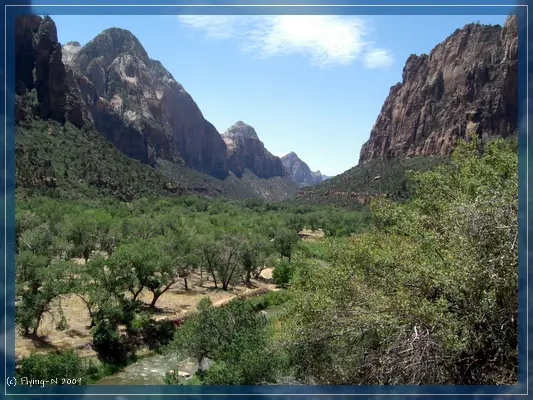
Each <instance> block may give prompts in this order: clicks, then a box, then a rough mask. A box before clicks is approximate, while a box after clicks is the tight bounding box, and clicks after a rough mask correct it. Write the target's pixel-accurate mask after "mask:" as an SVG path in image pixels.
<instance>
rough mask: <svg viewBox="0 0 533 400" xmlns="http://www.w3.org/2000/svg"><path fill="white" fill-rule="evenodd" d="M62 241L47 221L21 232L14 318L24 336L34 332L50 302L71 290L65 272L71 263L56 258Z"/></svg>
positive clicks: (48, 308)
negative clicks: (17, 298)
mask: <svg viewBox="0 0 533 400" xmlns="http://www.w3.org/2000/svg"><path fill="white" fill-rule="evenodd" d="M63 245H64V243H63V242H62V241H61V240H58V238H55V237H54V236H53V235H52V233H51V230H50V228H49V226H48V225H47V224H44V225H40V226H37V227H35V228H33V229H29V230H26V231H24V232H22V233H21V234H20V238H19V254H18V255H17V257H16V260H15V262H16V272H15V278H16V281H15V282H16V283H15V284H16V293H17V295H18V296H19V301H18V304H17V305H16V315H15V320H16V322H17V324H18V325H19V326H20V327H21V329H22V331H23V334H24V336H29V335H36V334H37V329H38V328H39V325H40V322H41V319H42V317H43V314H44V313H46V312H49V311H50V305H51V302H52V301H53V300H54V299H56V298H58V297H59V296H60V295H61V294H66V293H68V292H69V290H70V285H69V279H68V274H69V273H71V272H72V270H73V267H72V263H71V262H69V261H66V260H62V259H60V258H58V257H57V255H58V254H61V253H62V246H63Z"/></svg>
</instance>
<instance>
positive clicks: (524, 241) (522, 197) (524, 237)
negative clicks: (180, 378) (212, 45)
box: [0, 0, 531, 398]
mask: <svg viewBox="0 0 533 400" xmlns="http://www.w3.org/2000/svg"><path fill="white" fill-rule="evenodd" d="M26 1H27V0H22V1H19V2H16V3H15V4H13V5H6V7H5V14H4V16H5V20H4V21H5V24H6V25H5V34H6V37H5V42H3V43H1V46H3V47H4V51H5V54H6V64H5V66H0V68H1V69H2V70H3V73H4V76H5V79H6V80H5V86H4V90H5V97H4V96H2V98H1V100H0V101H1V102H2V107H0V110H2V111H1V112H4V113H5V114H4V117H5V118H4V120H5V131H4V132H3V134H4V140H0V143H1V146H2V147H3V150H4V151H2V152H1V154H2V155H1V157H2V161H3V162H2V163H1V165H2V168H3V169H4V174H2V179H3V180H4V185H3V190H4V199H5V201H4V203H3V204H2V211H3V212H2V214H1V215H2V218H3V222H4V227H5V229H4V230H2V231H1V233H0V248H1V249H2V251H3V253H4V257H5V258H4V265H5V270H4V272H5V274H4V276H2V277H1V280H2V281H3V282H2V283H4V285H2V287H3V288H5V297H4V296H2V299H1V302H2V305H3V307H1V308H0V310H1V311H0V312H1V313H3V314H4V328H5V329H4V339H5V343H4V344H2V347H3V348H2V353H3V354H4V357H5V364H4V362H0V365H1V372H2V375H3V377H2V378H1V379H2V381H3V382H6V380H7V379H8V378H9V377H11V376H14V354H10V353H12V352H13V349H14V341H15V339H14V327H15V323H14V312H15V304H14V285H7V282H14V276H15V273H14V265H15V263H14V219H15V211H14V203H15V196H14V187H15V184H14V168H15V152H14V148H15V143H14V142H15V133H14V111H15V110H14V108H15V107H14V105H15V101H14V68H13V67H14V65H13V61H12V60H14V16H15V15H17V14H28V13H35V14H41V15H43V14H49V15H54V14H93V15H94V14H144V15H146V14H152V15H158V14H173V15H175V14H204V15H205V14H243V15H246V14H249V15H250V14H264V15H266V14H334V15H340V14H352V15H356V14H361V15H379V14H382V15H415V14H417V15H433V14H439V15H451V14H455V15H489V14H493V15H505V14H516V15H517V16H518V24H519V25H518V26H519V39H518V47H519V67H518V75H519V89H518V96H519V99H518V101H519V103H518V104H519V175H518V176H519V182H520V184H519V201H518V204H519V238H518V246H519V247H518V250H519V274H518V276H519V283H518V289H519V293H518V301H519V310H518V319H519V344H518V346H519V367H518V385H513V386H452V385H450V386H199V387H196V386H169V385H157V386H156V385H154V386H103V385H101V386H100V385H90V386H75V387H68V386H57V387H52V386H50V387H44V388H40V387H38V388H29V387H20V386H16V387H10V386H8V385H5V383H4V389H5V391H4V393H3V394H2V395H33V396H35V395H37V396H50V395H53V396H57V397H59V396H61V395H68V396H69V397H70V396H73V395H74V396H76V395H78V396H80V397H81V396H85V395H114V396H127V395H154V396H158V395H159V396H168V395H174V396H176V395H178V396H184V395H186V396H193V397H194V396H205V395H208V396H217V397H218V396H226V395H240V396H254V397H255V396H265V397H267V396H283V397H285V396H291V397H292V396H306V397H308V396H317V395H318V396H325V395H326V396H354V395H366V396H391V395H396V396H424V397H426V396H442V395H451V396H498V397H499V396H507V395H511V396H527V395H528V388H529V379H528V378H529V369H528V365H529V363H528V360H529V358H530V357H529V356H530V354H529V353H530V352H529V335H528V334H527V333H528V325H529V318H528V316H529V299H528V291H529V289H530V284H529V279H528V269H527V266H528V265H529V253H528V251H527V249H528V246H529V227H530V224H529V222H530V219H529V214H528V205H529V197H528V195H529V190H528V184H529V181H530V176H529V174H528V172H529V169H530V168H529V163H528V161H527V160H528V156H529V155H530V153H531V151H530V149H529V146H528V115H529V113H530V108H529V102H528V101H527V100H528V89H529V86H528V85H529V81H528V76H529V74H530V72H531V70H530V67H529V63H528V62H527V61H528V60H527V57H528V54H529V53H528V44H527V43H529V40H528V39H529V29H527V26H528V22H529V14H528V8H527V3H521V2H522V1H525V0H520V1H521V2H520V3H518V4H517V3H515V2H510V1H509V0H501V1H497V0H485V1H483V0H471V1H469V2H468V3H467V4H465V1H457V0H455V1H453V2H447V3H446V4H440V5H433V6H432V5H428V3H431V1H428V0H426V1H424V0H411V1H410V2H409V5H408V6H405V5H401V2H399V1H398V0H395V1H389V2H384V1H382V0H374V1H372V0H368V1H366V2H365V3H367V4H366V5H355V4H351V1H349V0H348V1H346V0H341V1H338V2H336V5H323V4H320V2H319V1H317V0H311V1H306V2H303V1H301V0H299V1H292V2H291V3H292V5H290V6H286V5H284V3H283V1H280V0H278V1H269V2H268V3H267V4H263V5H250V4H246V2H244V1H242V0H241V1H232V2H231V3H232V4H231V5H228V4H227V3H226V4H225V5H223V4H221V3H220V2H215V1H210V2H202V3H200V4H199V3H197V2H196V4H195V5H194V6H185V4H187V3H186V2H183V4H176V3H175V2H172V1H170V0H159V1H157V0H156V2H157V3H158V5H157V6H156V5H151V6H140V5H142V3H143V2H142V1H141V0H130V1H128V2H126V1H124V0H117V1H113V5H111V6H109V5H108V4H110V2H109V1H106V0H97V1H93V2H92V4H91V5H88V4H87V3H85V4H84V3H82V2H80V1H79V0H71V1H68V2H66V1H64V0H63V1H61V0H56V1H54V3H55V5H54V6H51V5H46V4H47V3H52V1H46V0H44V1H43V0H37V1H34V2H33V4H24V2H26ZM144 2H145V3H148V2H149V1H144ZM128 3H129V4H128ZM441 3H442V2H441ZM67 4H68V5H67ZM131 5H136V6H131ZM127 6H130V7H127ZM4 110H5V111H4ZM8 172H9V173H8ZM526 226H527V229H526ZM6 299H10V300H9V301H8V302H6ZM9 349H11V351H10V350H9ZM526 354H527V358H526V357H524V356H525V355H526ZM70 398H71V397H70Z"/></svg>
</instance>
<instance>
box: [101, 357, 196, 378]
mask: <svg viewBox="0 0 533 400" xmlns="http://www.w3.org/2000/svg"><path fill="white" fill-rule="evenodd" d="M197 369H198V364H197V363H195V362H193V361H191V360H185V361H183V360H181V361H180V360H178V359H177V358H176V357H174V356H173V355H159V354H158V355H155V356H150V357H146V358H143V359H141V360H140V361H138V362H136V363H134V364H131V365H128V366H127V367H126V368H124V369H123V370H122V371H120V372H118V373H116V374H114V375H110V376H106V377H105V378H103V379H101V380H100V381H98V382H97V383H96V385H164V384H165V382H164V380H163V378H164V377H165V374H166V373H167V372H168V371H170V370H174V371H184V372H188V373H190V374H191V375H193V374H194V373H195V372H196V370H197Z"/></svg>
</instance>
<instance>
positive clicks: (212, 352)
mask: <svg viewBox="0 0 533 400" xmlns="http://www.w3.org/2000/svg"><path fill="white" fill-rule="evenodd" d="M267 326H268V323H267V320H266V318H265V317H264V316H261V315H257V314H256V312H255V311H254V310H253V309H252V308H251V307H250V306H249V305H248V304H247V303H246V302H243V301H232V302H230V303H229V304H228V305H227V306H226V307H223V308H217V307H213V306H212V304H211V302H210V300H208V299H207V300H204V301H202V302H201V303H200V304H199V306H198V311H197V312H196V313H194V314H191V315H190V316H188V317H187V319H186V320H185V322H184V323H183V325H182V326H181V327H180V328H179V329H178V330H177V331H176V334H175V338H174V341H173V342H172V343H171V345H169V347H168V351H170V352H173V353H177V354H178V355H180V356H188V357H191V358H193V359H195V360H197V361H198V364H199V365H200V367H201V368H200V370H199V372H198V377H199V378H200V379H201V380H202V381H203V383H205V384H208V385H221V384H241V385H253V384H260V383H266V382H273V381H274V379H275V375H276V372H277V370H276V365H277V364H276V363H277V357H276V354H275V352H274V351H272V349H270V348H269V342H268V330H267ZM206 358H208V359H210V360H212V361H213V364H212V365H211V366H210V367H209V368H208V369H207V370H204V369H203V368H202V366H203V362H204V360H205V359H206ZM167 382H169V383H175V382H176V379H175V378H174V379H173V378H172V377H171V376H170V377H167Z"/></svg>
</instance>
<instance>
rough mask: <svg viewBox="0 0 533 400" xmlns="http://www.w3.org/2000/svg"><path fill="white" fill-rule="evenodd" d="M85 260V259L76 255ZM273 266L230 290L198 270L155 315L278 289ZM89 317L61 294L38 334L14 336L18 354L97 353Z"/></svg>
mask: <svg viewBox="0 0 533 400" xmlns="http://www.w3.org/2000/svg"><path fill="white" fill-rule="evenodd" d="M76 261H78V262H80V263H83V262H84V260H83V259H76ZM272 270H273V269H272V268H267V269H265V270H263V271H262V273H261V278H260V279H252V286H251V287H246V286H244V285H242V284H238V285H235V286H231V287H230V288H229V289H228V290H227V291H225V290H222V289H215V287H214V284H213V281H212V280H207V278H208V277H206V276H205V275H204V277H203V278H204V279H203V280H202V279H201V277H200V275H199V274H194V275H193V276H192V277H191V279H190V280H189V290H188V291H186V290H185V289H184V285H183V282H178V283H177V284H175V285H174V286H173V287H172V288H171V289H170V290H169V291H168V292H166V293H164V294H163V295H162V296H161V297H160V298H159V300H158V303H157V308H156V309H155V310H154V312H153V317H152V318H153V319H154V320H160V319H171V320H172V319H176V318H179V317H181V316H183V315H185V314H186V313H187V312H190V311H194V310H195V309H196V306H197V304H198V302H199V301H200V300H201V299H202V298H204V297H209V298H210V299H211V301H212V302H213V305H214V306H221V305H223V304H225V303H227V302H229V301H230V300H232V299H234V298H236V297H237V296H241V295H244V296H247V295H249V294H250V293H252V292H254V291H257V290H259V289H264V288H266V289H268V290H277V288H276V285H275V284H273V283H270V282H271V278H272ZM139 299H140V300H141V301H143V303H145V304H146V306H148V305H149V304H150V299H151V293H150V292H148V291H146V290H145V291H143V292H142V294H141V295H140V297H139ZM61 310H62V312H63V313H64V315H65V318H66V320H67V329H66V330H64V331H61V330H57V329H56V325H57V323H58V322H59V321H60V319H61ZM89 324H90V318H89V314H88V311H87V308H86V307H85V304H84V303H83V301H82V300H81V299H80V298H79V297H78V296H76V295H74V294H69V295H64V296H61V298H60V299H59V300H56V301H55V302H54V303H53V304H52V307H51V310H50V312H49V313H46V314H45V315H44V316H43V320H42V322H41V325H40V327H39V329H38V335H39V336H38V338H25V337H23V336H22V335H21V334H20V333H17V334H16V337H15V357H16V359H17V360H20V359H21V358H23V357H27V356H28V355H30V354H31V353H34V352H47V351H51V350H65V349H73V350H74V351H75V352H76V354H78V355H79V356H81V357H96V352H95V351H94V350H92V348H91V346H89V345H88V343H91V340H92V335H91V332H90V327H89Z"/></svg>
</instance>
